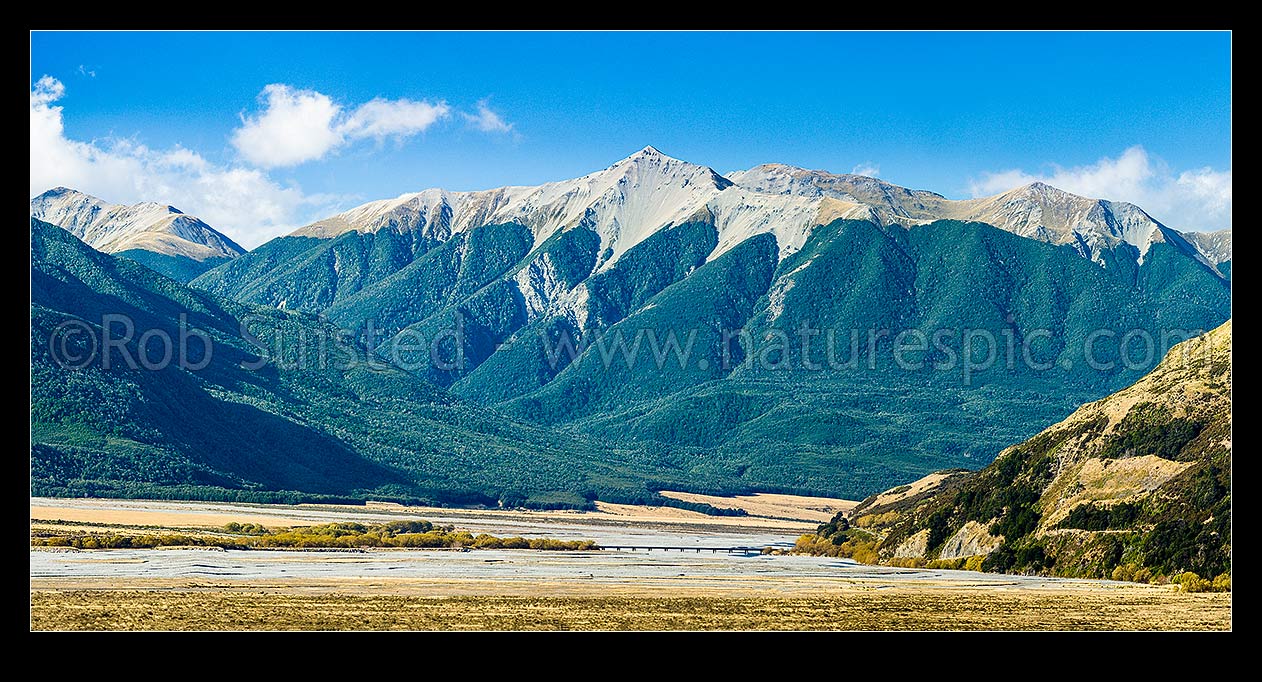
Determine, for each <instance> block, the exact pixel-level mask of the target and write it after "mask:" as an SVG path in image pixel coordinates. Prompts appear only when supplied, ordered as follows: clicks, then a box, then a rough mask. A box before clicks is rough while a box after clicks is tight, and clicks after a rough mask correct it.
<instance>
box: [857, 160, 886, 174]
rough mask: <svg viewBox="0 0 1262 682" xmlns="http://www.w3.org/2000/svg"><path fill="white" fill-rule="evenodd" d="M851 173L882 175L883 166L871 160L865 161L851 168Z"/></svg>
mask: <svg viewBox="0 0 1262 682" xmlns="http://www.w3.org/2000/svg"><path fill="white" fill-rule="evenodd" d="M850 173H851V175H866V176H868V177H869V178H876V177H880V176H881V167H880V166H878V165H876V164H875V163H872V162H871V161H864V162H863V163H861V164H858V165H857V166H855V167H854V168H852V169H851V170H850Z"/></svg>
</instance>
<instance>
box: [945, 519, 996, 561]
mask: <svg viewBox="0 0 1262 682" xmlns="http://www.w3.org/2000/svg"><path fill="white" fill-rule="evenodd" d="M1001 542H1003V539H1002V538H997V537H995V536H993V535H991V534H990V531H989V529H987V527H986V526H983V525H982V524H980V523H978V522H976V521H969V522H968V523H966V524H964V525H963V526H961V527H960V529H959V530H958V531H956V532H955V535H952V536H951V537H950V538H948V539H947V541H946V542H945V543H943V545H942V552H941V553H940V554H939V555H938V556H939V558H941V559H959V558H961V557H970V556H978V555H980V554H990V553H991V552H993V551H994V550H995V548H996V547H998V546H999V543H1001Z"/></svg>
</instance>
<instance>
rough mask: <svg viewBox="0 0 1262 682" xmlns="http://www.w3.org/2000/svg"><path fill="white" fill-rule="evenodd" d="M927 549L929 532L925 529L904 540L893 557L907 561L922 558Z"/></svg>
mask: <svg viewBox="0 0 1262 682" xmlns="http://www.w3.org/2000/svg"><path fill="white" fill-rule="evenodd" d="M928 549H929V531H928V530H927V529H926V530H922V531H920V532H919V533H916V534H915V535H913V536H911V537H909V538H907V539H906V540H904V541H903V543H902V544H901V545H899V546H898V549H896V550H894V556H896V557H900V558H908V559H910V558H915V557H923V556H924V555H925V552H926V551H927V550H928Z"/></svg>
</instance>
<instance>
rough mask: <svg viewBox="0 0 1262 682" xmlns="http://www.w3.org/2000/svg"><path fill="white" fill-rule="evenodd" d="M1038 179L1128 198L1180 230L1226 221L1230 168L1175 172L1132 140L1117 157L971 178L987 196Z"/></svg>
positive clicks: (1098, 195)
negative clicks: (1080, 163)
mask: <svg viewBox="0 0 1262 682" xmlns="http://www.w3.org/2000/svg"><path fill="white" fill-rule="evenodd" d="M1035 181H1041V182H1045V183H1047V184H1049V185H1052V186H1054V187H1059V188H1060V189H1063V190H1065V191H1067V192H1072V193H1074V194H1080V195H1082V196H1085V197H1091V198H1093V199H1111V200H1114V201H1128V202H1130V203H1132V204H1136V205H1137V206H1139V207H1140V208H1142V209H1144V210H1145V211H1147V212H1148V213H1149V214H1150V215H1152V216H1153V217H1154V218H1156V219H1157V220H1160V221H1161V222H1163V223H1165V224H1167V225H1169V226H1170V227H1174V228H1177V229H1181V230H1198V231H1200V230H1216V229H1221V228H1225V227H1231V170H1230V169H1229V170H1225V171H1218V170H1215V169H1213V168H1209V167H1205V168H1196V169H1190V170H1185V171H1182V172H1179V173H1177V174H1176V173H1175V172H1174V171H1173V170H1172V169H1171V168H1170V166H1169V165H1168V164H1166V163H1165V162H1164V161H1162V160H1161V159H1159V158H1156V157H1154V156H1151V155H1150V154H1148V152H1147V151H1146V150H1145V149H1144V148H1143V147H1141V146H1138V145H1137V146H1134V147H1131V148H1130V149H1127V150H1126V151H1124V152H1122V154H1121V155H1119V156H1117V157H1116V158H1108V157H1106V158H1102V159H1100V160H1099V161H1097V162H1095V163H1094V164H1090V165H1086V166H1075V167H1072V168H1065V167H1062V166H1058V165H1052V166H1051V168H1050V170H1049V172H1046V173H1038V174H1035V173H1028V172H1026V171H1024V170H1017V169H1013V170H1005V171H998V172H994V173H985V174H983V175H982V177H981V179H979V180H975V181H973V182H972V183H970V191H971V192H972V194H973V196H975V197H980V196H989V195H992V194H998V193H1000V192H1005V191H1007V190H1010V189H1012V188H1014V187H1020V186H1022V185H1027V184H1029V183H1031V182H1035Z"/></svg>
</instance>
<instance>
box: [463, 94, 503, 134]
mask: <svg viewBox="0 0 1262 682" xmlns="http://www.w3.org/2000/svg"><path fill="white" fill-rule="evenodd" d="M460 115H461V116H463V117H464V120H466V121H468V122H469V125H471V126H473V127H474V128H477V129H478V130H481V131H482V132H484V133H508V132H512V130H513V124H512V123H509V122H508V121H505V120H504V117H503V116H500V115H499V114H497V113H495V112H494V111H492V110H491V107H490V105H489V104H487V101H486V100H482V101H481V102H478V112H477V113H476V114H470V113H467V112H461V114H460Z"/></svg>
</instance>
